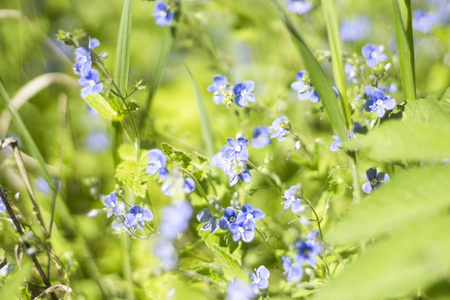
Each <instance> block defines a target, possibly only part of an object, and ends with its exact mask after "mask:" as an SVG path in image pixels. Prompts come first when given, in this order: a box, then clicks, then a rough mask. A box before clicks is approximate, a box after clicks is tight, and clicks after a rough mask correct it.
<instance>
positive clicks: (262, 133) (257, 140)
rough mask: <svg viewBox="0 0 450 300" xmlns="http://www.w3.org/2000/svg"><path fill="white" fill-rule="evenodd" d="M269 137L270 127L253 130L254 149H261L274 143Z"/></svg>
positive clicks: (259, 127)
mask: <svg viewBox="0 0 450 300" xmlns="http://www.w3.org/2000/svg"><path fill="white" fill-rule="evenodd" d="M269 136H270V127H269V126H258V127H255V128H253V140H252V147H253V148H256V149H261V148H264V147H265V146H267V145H270V144H271V143H272V141H271V140H270V137H269Z"/></svg>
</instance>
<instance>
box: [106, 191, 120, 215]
mask: <svg viewBox="0 0 450 300" xmlns="http://www.w3.org/2000/svg"><path fill="white" fill-rule="evenodd" d="M103 205H105V206H106V208H104V209H105V210H109V211H108V214H107V215H106V216H107V217H108V218H110V217H111V216H112V215H113V214H115V215H116V216H120V214H121V213H122V212H123V211H124V210H125V204H123V203H122V202H120V201H117V197H116V195H115V194H114V193H110V194H109V195H107V196H105V197H104V198H103Z"/></svg>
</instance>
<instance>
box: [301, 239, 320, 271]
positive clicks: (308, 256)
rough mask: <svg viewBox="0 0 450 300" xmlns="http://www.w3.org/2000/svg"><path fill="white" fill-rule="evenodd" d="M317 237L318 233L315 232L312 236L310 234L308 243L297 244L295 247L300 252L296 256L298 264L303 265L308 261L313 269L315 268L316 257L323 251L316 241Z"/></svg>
mask: <svg viewBox="0 0 450 300" xmlns="http://www.w3.org/2000/svg"><path fill="white" fill-rule="evenodd" d="M316 235H317V232H315V231H314V232H313V233H312V234H311V233H308V235H307V238H308V239H307V240H306V241H298V242H297V244H296V245H295V246H296V248H297V250H298V252H297V254H296V256H295V261H296V262H299V263H300V264H303V263H305V262H306V261H308V262H309V265H310V266H311V267H314V266H315V265H316V257H317V256H318V255H319V254H320V252H321V251H322V246H320V244H318V243H317V241H316Z"/></svg>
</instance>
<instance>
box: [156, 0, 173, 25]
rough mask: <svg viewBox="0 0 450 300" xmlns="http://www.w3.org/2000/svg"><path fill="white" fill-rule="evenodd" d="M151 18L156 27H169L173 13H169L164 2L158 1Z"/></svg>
mask: <svg viewBox="0 0 450 300" xmlns="http://www.w3.org/2000/svg"><path fill="white" fill-rule="evenodd" d="M153 17H154V18H155V20H156V25H158V26H160V27H163V26H169V25H170V23H172V20H173V11H170V9H169V8H168V7H167V5H166V4H165V3H164V2H162V1H158V2H157V3H156V5H155V10H154V12H153Z"/></svg>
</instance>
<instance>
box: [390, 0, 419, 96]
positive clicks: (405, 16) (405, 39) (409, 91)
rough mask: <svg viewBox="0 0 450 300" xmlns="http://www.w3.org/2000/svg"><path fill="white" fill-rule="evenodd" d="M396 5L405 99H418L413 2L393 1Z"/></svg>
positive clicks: (395, 19) (396, 22) (396, 25)
mask: <svg viewBox="0 0 450 300" xmlns="http://www.w3.org/2000/svg"><path fill="white" fill-rule="evenodd" d="M392 3H393V5H394V21H395V32H396V35H397V46H398V52H399V58H400V73H401V75H402V87H403V97H404V99H405V100H415V99H416V74H415V65H414V44H413V29H412V15H411V0H392Z"/></svg>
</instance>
